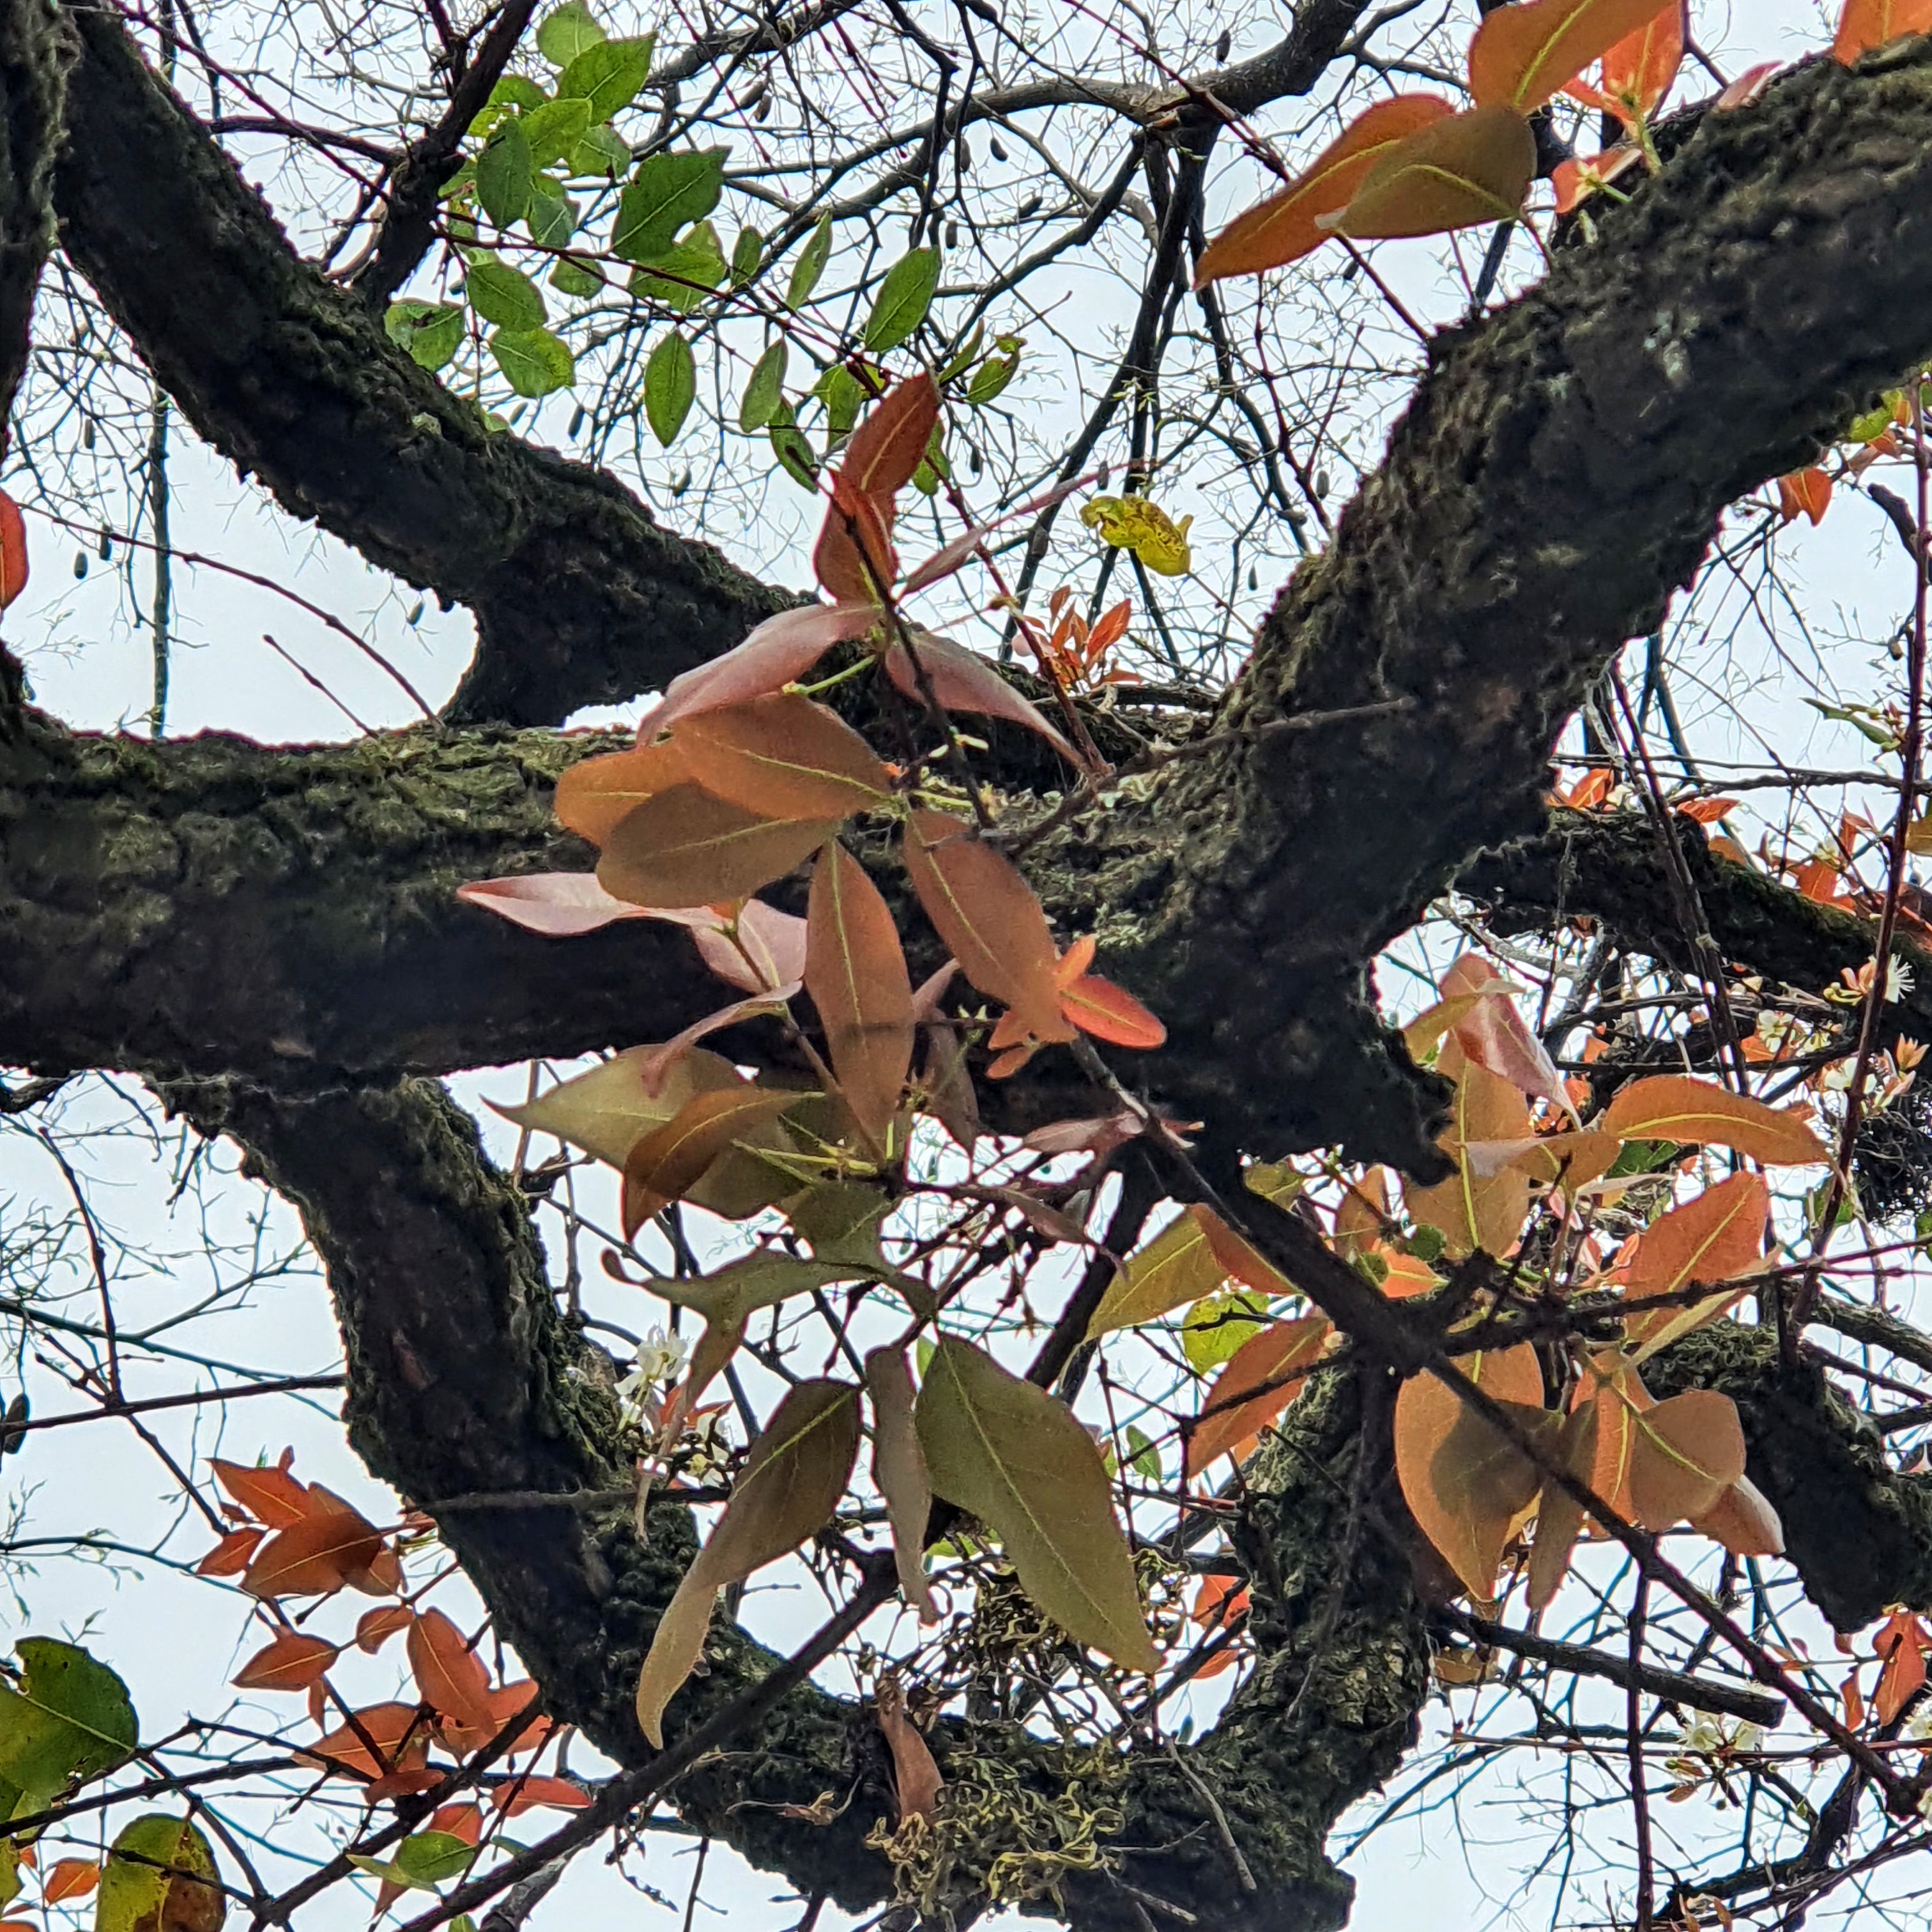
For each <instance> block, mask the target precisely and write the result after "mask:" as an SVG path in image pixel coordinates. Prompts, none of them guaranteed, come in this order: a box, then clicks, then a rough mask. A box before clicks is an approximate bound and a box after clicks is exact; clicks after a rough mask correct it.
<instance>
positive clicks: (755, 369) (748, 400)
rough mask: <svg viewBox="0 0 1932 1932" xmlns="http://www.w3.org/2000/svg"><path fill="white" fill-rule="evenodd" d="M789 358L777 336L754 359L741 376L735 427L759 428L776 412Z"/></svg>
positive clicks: (786, 347)
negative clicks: (742, 390)
mask: <svg viewBox="0 0 1932 1932" xmlns="http://www.w3.org/2000/svg"><path fill="white" fill-rule="evenodd" d="M790 360H791V345H790V344H789V343H787V341H785V339H784V337H783V336H782V335H781V336H780V337H778V339H777V340H776V341H775V342H773V343H772V345H771V346H770V347H769V348H768V349H767V350H766V351H765V353H763V355H762V356H760V357H759V358H758V359H757V362H754V363H753V364H752V365H751V374H750V375H749V376H748V377H746V378H745V395H744V400H743V401H742V402H741V403H739V405H738V427H739V428H740V429H741V430H742V431H745V434H747V435H749V434H751V432H752V431H754V430H761V429H763V428H764V427H765V425H766V424H767V423H768V422H770V421H771V419H772V417H773V416H775V415H776V414H777V413H778V405H779V404H780V403H781V402H782V401H784V379H785V368H786V365H787V364H788V363H789V362H790Z"/></svg>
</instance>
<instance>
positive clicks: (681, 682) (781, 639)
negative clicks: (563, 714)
mask: <svg viewBox="0 0 1932 1932" xmlns="http://www.w3.org/2000/svg"><path fill="white" fill-rule="evenodd" d="M878 620H879V613H878V610H877V606H876V605H874V604H801V605H800V606H799V607H798V608H797V609H796V610H781V611H780V612H779V613H778V615H777V616H775V617H767V618H766V619H765V621H764V622H763V623H762V624H760V625H759V626H758V627H757V629H756V630H754V631H752V633H751V635H750V636H749V637H747V638H746V639H745V641H744V642H743V643H742V644H739V645H737V646H735V647H734V648H733V649H730V650H728V651H727V652H725V653H724V655H723V656H722V657H718V658H712V660H711V661H710V662H709V664H699V665H698V666H697V667H696V668H695V669H694V670H688V671H685V672H684V673H682V674H681V675H679V676H676V677H674V678H673V679H671V681H670V687H669V688H667V690H666V691H665V692H664V702H663V703H661V704H660V705H659V706H658V708H657V709H655V711H653V712H651V713H650V714H649V715H648V716H647V717H646V718H645V719H644V721H643V723H642V724H640V725H639V726H638V727H637V742H639V743H640V744H649V742H651V740H652V739H654V738H655V737H656V736H657V735H658V733H660V732H661V731H662V730H664V729H665V728H666V727H667V726H669V725H671V724H675V723H676V721H678V719H679V718H688V717H691V715H693V714H694V713H695V712H700V711H717V710H721V709H723V707H724V706H726V705H727V704H744V703H748V702H749V701H750V700H751V699H753V698H754V697H763V696H764V695H765V694H766V692H767V691H780V690H782V689H783V688H784V686H785V685H787V684H790V682H792V681H793V679H796V678H799V677H802V676H804V675H805V673H806V672H807V671H808V670H811V667H812V666H813V665H814V664H816V663H817V661H818V660H819V659H820V658H822V657H823V655H825V653H826V652H827V651H829V649H831V648H832V646H833V645H834V644H836V643H842V642H843V641H844V640H845V639H846V638H847V637H862V636H864V634H865V632H866V631H869V630H870V629H871V628H872V626H873V625H874V624H875V623H877V622H878Z"/></svg>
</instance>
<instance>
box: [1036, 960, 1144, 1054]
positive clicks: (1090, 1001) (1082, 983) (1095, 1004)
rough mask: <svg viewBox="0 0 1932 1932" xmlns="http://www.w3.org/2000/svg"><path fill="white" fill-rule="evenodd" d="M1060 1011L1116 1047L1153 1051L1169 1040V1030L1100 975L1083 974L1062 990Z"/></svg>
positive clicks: (1097, 1038) (1123, 990) (1122, 990)
mask: <svg viewBox="0 0 1932 1932" xmlns="http://www.w3.org/2000/svg"><path fill="white" fill-rule="evenodd" d="M1060 1010H1061V1013H1062V1015H1063V1016H1064V1017H1065V1018H1067V1019H1070V1020H1071V1021H1072V1022H1073V1024H1074V1025H1076V1026H1077V1027H1078V1028H1079V1029H1080V1031H1082V1033H1090V1034H1092V1035H1093V1036H1094V1038H1095V1039H1096V1040H1107V1041H1109V1042H1111V1043H1112V1044H1113V1045H1114V1046H1138V1047H1142V1048H1153V1047H1157V1046H1160V1045H1161V1044H1162V1043H1163V1042H1164V1041H1165V1040H1166V1038H1167V1029H1166V1027H1164V1026H1163V1025H1161V1023H1160V1021H1159V1020H1157V1019H1155V1018H1154V1015H1153V1014H1152V1013H1149V1012H1148V1010H1147V1008H1146V1007H1144V1006H1142V1004H1141V1003H1140V1001H1138V1000H1137V999H1136V998H1134V996H1133V994H1131V993H1130V992H1127V990H1126V989H1124V988H1123V987H1120V986H1115V984H1114V983H1113V981H1112V980H1103V979H1102V978H1101V977H1100V975H1099V974H1097V973H1083V974H1082V975H1081V976H1080V977H1079V979H1077V980H1075V981H1074V982H1073V984H1072V985H1071V986H1066V987H1063V988H1062V989H1061V995H1060Z"/></svg>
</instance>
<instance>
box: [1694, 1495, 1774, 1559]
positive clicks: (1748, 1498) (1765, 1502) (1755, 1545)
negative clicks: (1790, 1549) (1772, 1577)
mask: <svg viewBox="0 0 1932 1932" xmlns="http://www.w3.org/2000/svg"><path fill="white" fill-rule="evenodd" d="M1691 1528H1692V1529H1694V1530H1695V1531H1697V1533H1698V1535H1700V1536H1708V1537H1709V1538H1711V1539H1712V1541H1713V1542H1715V1543H1721V1544H1723V1545H1724V1547H1725V1548H1726V1549H1727V1550H1729V1551H1730V1553H1731V1554H1732V1555H1733V1556H1783V1555H1784V1525H1783V1524H1782V1523H1780V1522H1779V1521H1778V1512H1777V1511H1775V1509H1773V1508H1772V1506H1771V1504H1770V1502H1769V1499H1767V1498H1766V1496H1765V1495H1764V1493H1763V1491H1762V1490H1760V1489H1759V1488H1758V1487H1757V1484H1755V1483H1754V1482H1753V1481H1751V1478H1749V1477H1748V1476H1740V1477H1739V1478H1738V1480H1737V1481H1736V1482H1735V1483H1733V1484H1732V1485H1731V1487H1730V1488H1729V1489H1728V1490H1726V1491H1725V1492H1724V1494H1723V1495H1722V1496H1720V1497H1719V1498H1718V1500H1717V1502H1716V1503H1715V1505H1713V1507H1712V1508H1709V1509H1708V1510H1706V1511H1705V1512H1704V1514H1703V1515H1702V1516H1699V1517H1692V1518H1691Z"/></svg>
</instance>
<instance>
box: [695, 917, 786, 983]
mask: <svg viewBox="0 0 1932 1932" xmlns="http://www.w3.org/2000/svg"><path fill="white" fill-rule="evenodd" d="M714 918H715V916H714ZM691 938H693V939H694V940H695V941H697V950H698V954H699V956H700V958H701V959H703V962H704V963H705V965H707V966H709V968H711V970H712V972H714V973H715V974H717V975H718V978H719V979H721V980H723V981H724V983H725V984H726V985H727V986H736V987H737V988H739V989H740V990H741V991H742V992H747V993H759V992H770V991H771V990H772V989H773V988H774V987H777V986H789V985H790V984H792V983H793V982H794V981H796V980H802V979H803V978H804V977H805V921H804V920H803V919H800V918H799V916H798V915H797V914H796V913H789V912H780V911H779V910H778V908H777V907H775V906H769V905H767V904H766V903H765V902H764V901H763V899H747V900H746V901H745V903H744V904H742V905H741V906H740V907H739V908H738V916H737V918H736V920H735V921H731V922H727V921H726V920H724V919H715V923H714V924H712V925H711V926H700V925H698V924H697V923H695V922H694V923H693V925H692V926H691Z"/></svg>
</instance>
